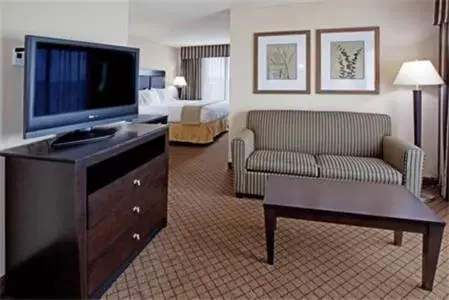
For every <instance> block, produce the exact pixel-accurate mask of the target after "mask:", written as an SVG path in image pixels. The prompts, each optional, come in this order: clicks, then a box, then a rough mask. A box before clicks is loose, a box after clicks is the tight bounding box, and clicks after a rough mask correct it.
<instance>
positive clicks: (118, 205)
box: [87, 154, 167, 228]
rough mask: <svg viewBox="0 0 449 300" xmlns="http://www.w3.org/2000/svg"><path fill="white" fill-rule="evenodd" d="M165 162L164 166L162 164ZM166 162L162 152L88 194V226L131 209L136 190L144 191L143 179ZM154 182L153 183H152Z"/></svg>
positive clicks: (135, 199) (158, 170) (134, 203)
mask: <svg viewBox="0 0 449 300" xmlns="http://www.w3.org/2000/svg"><path fill="white" fill-rule="evenodd" d="M164 163H165V166H164ZM166 164H167V155H166V154H162V155H159V156H158V157H156V158H154V159H153V160H151V161H150V162H148V163H146V164H144V165H142V166H140V167H139V168H137V169H135V170H133V171H131V172H129V173H128V174H127V175H125V176H123V177H121V178H120V179H117V180H115V181H114V182H112V183H111V184H108V185H107V186H105V187H103V188H101V189H99V190H98V191H96V192H94V193H93V194H91V195H89V196H88V204H87V205H88V220H87V222H88V228H92V227H94V226H95V225H96V224H97V223H99V222H100V221H101V220H103V219H104V218H108V217H110V216H113V215H115V214H116V213H118V212H126V213H128V212H129V211H132V210H133V207H134V206H136V204H137V202H136V201H137V198H136V190H138V191H139V193H145V187H146V183H145V181H146V180H145V179H144V178H148V177H149V176H150V175H151V174H158V173H160V168H162V167H165V168H166ZM153 184H154V183H153Z"/></svg>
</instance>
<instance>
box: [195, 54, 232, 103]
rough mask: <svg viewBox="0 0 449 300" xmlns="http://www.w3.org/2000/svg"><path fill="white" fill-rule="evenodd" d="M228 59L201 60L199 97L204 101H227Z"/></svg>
mask: <svg viewBox="0 0 449 300" xmlns="http://www.w3.org/2000/svg"><path fill="white" fill-rule="evenodd" d="M228 80H229V57H206V58H202V59H201V96H202V99H206V100H229V82H228Z"/></svg>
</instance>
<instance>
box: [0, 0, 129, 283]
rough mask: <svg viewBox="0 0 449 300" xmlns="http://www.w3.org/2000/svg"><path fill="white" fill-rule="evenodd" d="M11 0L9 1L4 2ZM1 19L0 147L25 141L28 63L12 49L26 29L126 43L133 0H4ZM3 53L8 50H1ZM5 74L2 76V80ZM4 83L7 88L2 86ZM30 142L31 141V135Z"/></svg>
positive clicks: (0, 268)
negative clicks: (18, 62)
mask: <svg viewBox="0 0 449 300" xmlns="http://www.w3.org/2000/svg"><path fill="white" fill-rule="evenodd" d="M5 2H6V3H5ZM2 6H3V8H2V10H3V18H2V19H1V22H0V24H2V25H0V26H1V27H3V32H2V33H1V36H0V51H1V50H2V51H1V52H0V57H1V60H0V101H1V102H0V103H1V106H0V116H1V127H2V130H1V132H0V148H5V147H10V146H12V145H15V144H19V143H24V142H25V141H23V139H22V137H21V136H22V130H23V128H22V108H23V97H22V89H23V68H21V67H13V66H12V64H11V61H12V57H11V52H12V49H13V48H14V47H17V46H23V40H24V35H25V34H38V35H46V36H54V37H62V38H69V39H79V40H87V41H94V42H102V43H110V44H120V45H126V44H127V43H128V24H129V22H128V0H120V1H110V2H105V1H102V2H86V1H69V0H64V1H58V2H56V1H52V2H44V1H37V0H33V1H27V2H20V1H18V0H14V1H3V4H2ZM1 53H3V55H1ZM2 79H3V80H2ZM1 86H3V87H4V89H3V90H2V89H1ZM27 142H28V141H27ZM3 167H4V166H3V160H2V161H0V208H3V205H4V202H3V199H4V192H3V191H4V189H3V184H4V170H3ZM3 214H4V210H3V209H2V211H1V214H0V226H1V228H0V237H2V236H3V233H4V226H3V220H4V215H3ZM3 259H4V247H3V245H0V275H2V274H3V273H4V260H3Z"/></svg>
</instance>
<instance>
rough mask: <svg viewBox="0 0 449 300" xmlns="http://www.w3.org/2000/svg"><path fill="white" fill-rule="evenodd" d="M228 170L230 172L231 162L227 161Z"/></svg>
mask: <svg viewBox="0 0 449 300" xmlns="http://www.w3.org/2000/svg"><path fill="white" fill-rule="evenodd" d="M228 169H229V170H232V162H230V161H228Z"/></svg>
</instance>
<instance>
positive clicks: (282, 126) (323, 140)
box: [247, 110, 391, 158]
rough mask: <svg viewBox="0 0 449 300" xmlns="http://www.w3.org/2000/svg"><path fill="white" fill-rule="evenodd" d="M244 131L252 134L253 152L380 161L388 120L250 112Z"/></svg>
mask: <svg viewBox="0 0 449 300" xmlns="http://www.w3.org/2000/svg"><path fill="white" fill-rule="evenodd" d="M247 128H248V129H251V130H252V131H253V132H254V137H255V140H254V146H255V149H257V150H277V151H292V152H300V153H310V154H312V155H318V154H328V155H348V156H359V157H377V158H380V157H382V139H383V137H384V136H388V135H391V120H390V117H389V116H387V115H384V114H373V113H359V112H344V111H304V110H253V111H249V112H248V114H247Z"/></svg>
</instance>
